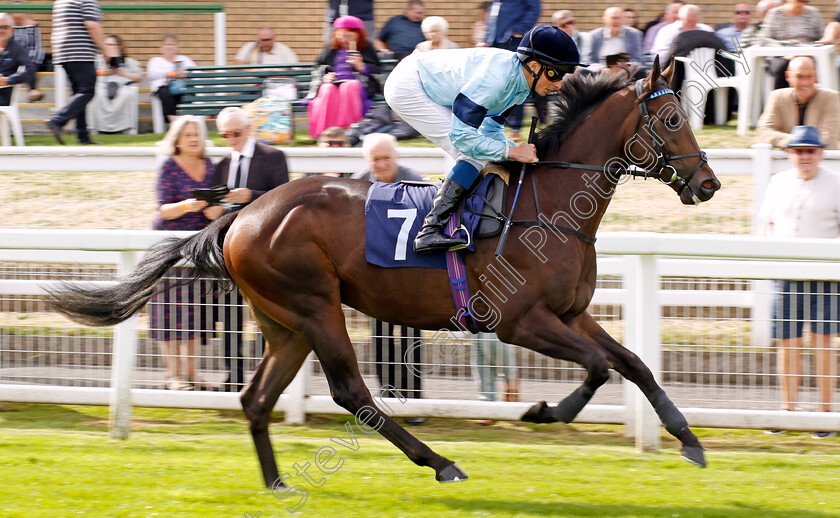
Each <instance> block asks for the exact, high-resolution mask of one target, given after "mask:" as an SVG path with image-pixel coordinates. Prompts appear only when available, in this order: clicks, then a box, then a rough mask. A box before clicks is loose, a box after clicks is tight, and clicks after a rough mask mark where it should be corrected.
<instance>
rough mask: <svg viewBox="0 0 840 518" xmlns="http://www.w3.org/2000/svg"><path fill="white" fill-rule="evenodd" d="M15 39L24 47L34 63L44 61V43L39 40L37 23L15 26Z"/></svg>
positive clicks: (38, 63) (37, 63)
mask: <svg viewBox="0 0 840 518" xmlns="http://www.w3.org/2000/svg"><path fill="white" fill-rule="evenodd" d="M15 41H17V42H18V44H20V46H21V47H23V48H24V49H26V52H27V53H28V54H29V59H30V60H31V61H32V62H33V63H35V64H36V65H40V64H41V63H43V62H44V45H43V43H42V42H41V28H40V27H38V26H37V25H22V26H20V27H18V26H17V25H16V26H15Z"/></svg>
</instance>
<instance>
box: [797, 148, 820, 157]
mask: <svg viewBox="0 0 840 518" xmlns="http://www.w3.org/2000/svg"><path fill="white" fill-rule="evenodd" d="M791 151H793V152H794V153H796V154H797V155H813V154H814V153H816V152H817V151H818V150H817V149H816V148H804V149H803V148H792V149H791Z"/></svg>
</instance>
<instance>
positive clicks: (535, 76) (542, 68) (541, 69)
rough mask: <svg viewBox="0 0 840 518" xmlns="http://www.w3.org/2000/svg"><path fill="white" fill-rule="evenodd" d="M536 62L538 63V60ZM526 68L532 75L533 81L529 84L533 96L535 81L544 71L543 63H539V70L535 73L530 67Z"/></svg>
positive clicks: (535, 87)
mask: <svg viewBox="0 0 840 518" xmlns="http://www.w3.org/2000/svg"><path fill="white" fill-rule="evenodd" d="M537 63H539V61H538V62H537ZM526 68H527V69H528V72H530V73H531V75H532V76H534V82H533V83H532V84H531V97H533V96H534V92H536V91H537V81H539V80H540V76H541V75H542V73H543V72H545V65H543V64H542V63H540V70H539V72H536V73H534V71H533V70H531V67H526Z"/></svg>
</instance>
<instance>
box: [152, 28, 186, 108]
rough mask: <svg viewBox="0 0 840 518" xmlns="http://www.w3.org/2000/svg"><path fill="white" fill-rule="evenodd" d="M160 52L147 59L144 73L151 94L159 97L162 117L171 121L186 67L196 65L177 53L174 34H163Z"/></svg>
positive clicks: (179, 96)
mask: <svg viewBox="0 0 840 518" xmlns="http://www.w3.org/2000/svg"><path fill="white" fill-rule="evenodd" d="M160 53H161V55H160V56H155V57H153V58H152V59H150V60H149V63H148V64H147V65H146V75H147V76H148V77H149V87H150V88H151V90H152V92H153V95H156V96H157V97H158V99H160V105H161V109H162V110H163V118H164V119H165V120H166V121H168V122H172V121H173V120H174V119H175V112H176V108H177V106H178V103H180V102H181V96H182V95H183V94H182V90H183V82H182V81H183V79H184V78H185V77H187V67H194V66H196V65H195V62H194V61H193V60H192V59H190V58H189V57H188V56H183V55H181V54H178V37H177V36H175V35H174V34H171V33H168V34H164V35H163V39H162V40H161V45H160Z"/></svg>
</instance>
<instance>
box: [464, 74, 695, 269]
mask: <svg viewBox="0 0 840 518" xmlns="http://www.w3.org/2000/svg"><path fill="white" fill-rule="evenodd" d="M635 91H636V100H637V101H638V102H639V118H638V120H637V121H636V129H635V131H634V132H633V133H634V135H637V134H638V133H639V129H640V128H641V127H642V124H643V123H644V125H645V127H646V128H647V130H648V132H649V133H650V135H651V137H652V139H651V140H652V141H653V147H654V151H655V152H656V155H657V156H656V163H655V164H654V167H653V169H647V168H640V167H638V166H636V165H632V166H631V168H629V169H628V168H624V167H621V166H618V165H613V166H608V165H603V166H596V165H589V164H578V163H575V162H566V161H540V162H537V163H536V164H526V165H527V167H525V166H523V170H522V173H521V175H523V174H525V172H527V171H531V172H532V173H533V168H534V165H539V166H547V167H551V168H557V169H582V170H585V171H598V172H604V173H608V174H613V175H619V174H627V175H630V176H631V177H632V178H639V177H641V178H644V179H648V178H656V179H658V180H659V181H661V182H662V183H664V184H666V185H672V184H677V185H678V189H677V195H679V194H681V193H682V191H683V189H685V188H686V187H687V186H688V184H689V182H690V181H691V179H692V178H693V177H694V174H695V173H696V172H697V171H699V170H700V168H701V167H702V166H703V164H704V163H706V162H708V158H707V157H706V153H705V152H703V151H700V152H698V153H685V154H682V155H671V154H670V153H669V151H668V148H667V147H664V145H663V144H664V143H665V141H664V140H663V139H662V137H661V136H660V135H659V132H658V131H657V129H656V126H655V125H654V123H653V117H652V116H651V115H650V112H649V111H648V107H647V103H648V101H650V100H652V99H656V98H657V97H660V96H663V95H666V94H674V91H673V90H671V89H670V88H663V89H662V90H657V91H654V92H647V93H645V92H644V79H639V80H637V81H636V82H635ZM691 157H699V158H700V160H698V161H697V165H696V166H695V167H694V169H692V171H691V173H689V174H688V176H687V177H686V178H682V177H680V176H679V175H678V174H677V170H676V168H674V166H672V165H670V164H669V162H671V161H672V160H679V159H682V158H691ZM668 169H670V170H671V171H672V174H671V175H670V178H667V176H666V175H667V173H668V171H667V170H668ZM521 175H520V182H519V186H521V184H522V178H521ZM666 178H667V180H666ZM531 185H532V186H533V189H534V204H535V205H536V210H537V215H539V214H542V212H541V211H540V198H539V194H538V191H537V181H536V175H534V174H531ZM516 194H517V198H518V197H519V196H518V195H519V189H518V188H517V192H516ZM514 208H515V204H514V205H513V206H512V207H511V211H510V215H509V216H508V217H505V216H504V215H503V214H500V213H499V212H498V211H495V210H494V212H496V215H495V216H488V215H486V214H479V215H480V216H482V217H485V218H490V219H495V220H497V221H501V222H504V223H505V227H506V228H505V230H507V229H509V228H510V226H517V227H540V228H546V229H549V230H553V231H555V232H562V233H564V234H569V235H572V236H574V237H576V238H578V239H580V240H581V241H583V242H585V243H589V244H595V241H596V238H594V237H593V236H590V235H589V234H586V233H584V232H581V231H579V230H577V229H574V228H569V227H564V226H562V225H555V224H553V223H546V222H545V221H542V220H541V219H539V218H538V219H537V220H536V221H531V220H519V221H514V220H512V217H513V209H514ZM476 214H477V213H476ZM504 234H507V232H504ZM505 237H507V236H506V235H505ZM503 248H504V241H503V240H500V242H499V246H498V248H497V250H496V255H500V254H501V250H502V249H503Z"/></svg>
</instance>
